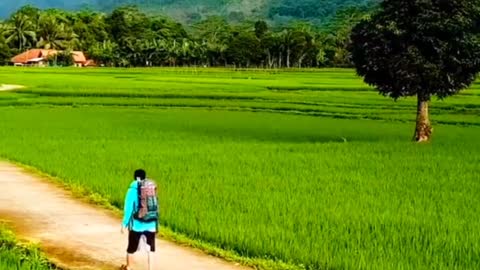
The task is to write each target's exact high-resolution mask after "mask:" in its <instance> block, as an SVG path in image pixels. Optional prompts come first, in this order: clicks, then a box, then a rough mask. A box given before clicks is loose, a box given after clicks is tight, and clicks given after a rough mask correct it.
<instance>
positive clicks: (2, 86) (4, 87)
mask: <svg viewBox="0 0 480 270" xmlns="http://www.w3.org/2000/svg"><path fill="white" fill-rule="evenodd" d="M21 88H24V86H23V85H14V84H0V92H1V91H12V90H17V89H21Z"/></svg>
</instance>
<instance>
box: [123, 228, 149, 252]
mask: <svg viewBox="0 0 480 270" xmlns="http://www.w3.org/2000/svg"><path fill="white" fill-rule="evenodd" d="M155 234H156V233H154V232H135V231H130V232H129V233H128V247H127V253H128V254H134V253H135V252H137V250H138V244H139V243H140V238H141V237H142V235H145V238H147V244H148V245H149V246H150V251H151V252H155Z"/></svg>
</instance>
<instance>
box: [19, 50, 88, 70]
mask: <svg viewBox="0 0 480 270" xmlns="http://www.w3.org/2000/svg"><path fill="white" fill-rule="evenodd" d="M60 52H61V51H57V50H43V49H32V50H28V51H26V52H23V53H21V54H19V55H17V56H15V57H13V58H12V59H11V62H12V63H13V65H14V66H38V67H44V66H47V65H48V58H49V57H51V56H54V55H56V54H58V53H60ZM72 56H73V61H74V63H75V64H74V65H75V66H76V67H84V66H92V65H93V61H91V60H87V58H86V57H85V54H84V53H83V52H81V51H73V52H72Z"/></svg>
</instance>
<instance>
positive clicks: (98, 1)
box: [0, 0, 378, 24]
mask: <svg viewBox="0 0 480 270" xmlns="http://www.w3.org/2000/svg"><path fill="white" fill-rule="evenodd" d="M375 2H378V0H69V1H64V0H4V1H1V2H0V16H2V17H6V16H8V15H9V14H11V13H12V12H14V11H15V10H17V9H19V8H20V7H22V6H24V5H26V4H32V5H34V6H37V7H40V8H51V7H55V8H61V9H68V10H74V9H85V8H89V9H92V10H97V11H105V12H108V11H111V10H113V9H114V8H117V7H119V6H122V5H137V6H139V7H140V8H141V9H142V10H144V11H146V12H148V13H150V14H163V15H168V16H170V17H172V18H175V19H176V20H179V21H181V22H182V23H192V22H197V21H199V20H202V19H204V18H206V17H207V16H210V15H220V16H223V17H225V18H226V19H227V20H228V21H230V22H238V21H242V20H245V19H265V20H267V21H269V23H273V24H285V23H288V22H290V21H292V20H296V19H301V20H308V21H311V22H314V23H316V24H319V23H324V22H327V21H328V20H329V19H331V18H332V17H333V16H334V15H335V13H336V12H337V11H338V10H342V9H345V8H347V7H365V6H368V5H369V4H371V3H375Z"/></svg>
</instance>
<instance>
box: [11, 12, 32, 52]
mask: <svg viewBox="0 0 480 270" xmlns="http://www.w3.org/2000/svg"><path fill="white" fill-rule="evenodd" d="M11 21H12V25H11V26H10V27H8V28H7V29H6V30H5V34H6V35H7V42H8V43H10V42H16V45H18V50H19V51H23V49H24V48H25V47H27V46H29V45H32V44H33V42H35V40H36V33H35V25H34V23H33V22H32V21H31V20H30V18H29V17H28V16H27V15H24V14H15V15H14V16H13V17H12V19H11Z"/></svg>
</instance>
